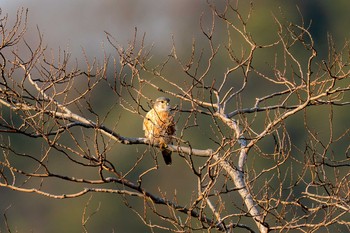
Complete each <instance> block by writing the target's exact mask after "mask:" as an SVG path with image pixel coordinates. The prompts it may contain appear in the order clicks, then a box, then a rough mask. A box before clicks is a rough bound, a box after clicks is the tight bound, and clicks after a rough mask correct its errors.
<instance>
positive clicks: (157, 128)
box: [143, 97, 176, 165]
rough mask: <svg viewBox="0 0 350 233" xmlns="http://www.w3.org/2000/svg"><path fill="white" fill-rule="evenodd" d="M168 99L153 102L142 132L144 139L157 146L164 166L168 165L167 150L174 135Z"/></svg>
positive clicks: (168, 152)
mask: <svg viewBox="0 0 350 233" xmlns="http://www.w3.org/2000/svg"><path fill="white" fill-rule="evenodd" d="M169 102H170V99H169V98H165V97H159V98H158V99H156V101H155V102H154V105H153V108H152V109H151V110H150V111H149V112H147V114H146V117H145V119H144V121H143V130H144V131H145V137H146V138H148V139H149V140H150V141H151V143H153V144H159V147H160V150H161V152H162V155H163V158H164V161H165V164H167V165H170V164H171V162H172V160H171V150H169V149H167V147H168V145H169V144H172V136H173V135H175V131H176V128H175V122H174V117H173V115H172V114H171V113H170V105H169Z"/></svg>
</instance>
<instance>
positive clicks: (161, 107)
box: [153, 97, 170, 112]
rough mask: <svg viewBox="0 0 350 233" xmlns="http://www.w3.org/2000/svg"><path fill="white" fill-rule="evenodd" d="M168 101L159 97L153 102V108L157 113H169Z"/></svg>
mask: <svg viewBox="0 0 350 233" xmlns="http://www.w3.org/2000/svg"><path fill="white" fill-rule="evenodd" d="M169 103H170V99H169V98H166V97H159V98H157V99H156V101H155V102H154V105H153V108H154V109H155V110H156V111H157V112H165V111H170V104H169Z"/></svg>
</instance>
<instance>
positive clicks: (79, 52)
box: [0, 0, 350, 233]
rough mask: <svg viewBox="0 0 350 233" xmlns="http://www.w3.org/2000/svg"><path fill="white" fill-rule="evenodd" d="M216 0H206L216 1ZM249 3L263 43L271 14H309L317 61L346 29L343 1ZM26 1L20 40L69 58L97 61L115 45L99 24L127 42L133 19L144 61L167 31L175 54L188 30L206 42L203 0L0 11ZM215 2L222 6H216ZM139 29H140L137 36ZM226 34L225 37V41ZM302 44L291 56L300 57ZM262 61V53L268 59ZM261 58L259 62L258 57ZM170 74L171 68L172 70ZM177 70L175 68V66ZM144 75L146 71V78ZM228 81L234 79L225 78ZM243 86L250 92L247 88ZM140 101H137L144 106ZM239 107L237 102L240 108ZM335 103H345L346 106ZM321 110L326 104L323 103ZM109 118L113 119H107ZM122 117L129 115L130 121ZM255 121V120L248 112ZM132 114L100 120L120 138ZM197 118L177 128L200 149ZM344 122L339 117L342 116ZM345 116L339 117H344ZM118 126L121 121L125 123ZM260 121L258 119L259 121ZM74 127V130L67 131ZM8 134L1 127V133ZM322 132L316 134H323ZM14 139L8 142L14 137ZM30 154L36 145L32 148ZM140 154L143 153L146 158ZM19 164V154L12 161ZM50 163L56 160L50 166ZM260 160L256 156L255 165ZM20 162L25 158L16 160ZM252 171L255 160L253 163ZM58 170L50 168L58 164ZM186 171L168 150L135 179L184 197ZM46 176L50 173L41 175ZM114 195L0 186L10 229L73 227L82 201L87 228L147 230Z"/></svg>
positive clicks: (103, 101)
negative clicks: (165, 160) (189, 127)
mask: <svg viewBox="0 0 350 233" xmlns="http://www.w3.org/2000/svg"><path fill="white" fill-rule="evenodd" d="M224 2H225V1H222V3H219V1H217V2H216V3H215V4H216V5H217V6H218V7H220V4H222V5H223V4H224ZM253 5H254V11H253V15H252V19H251V20H250V21H249V26H248V28H249V30H251V33H252V35H253V37H254V38H255V40H256V41H257V42H260V43H270V42H273V41H274V40H275V39H276V29H277V26H276V24H275V23H274V19H273V15H275V16H276V17H277V18H280V19H282V18H283V17H285V18H286V19H287V20H289V21H292V22H300V20H301V19H300V15H299V13H298V10H297V7H298V8H299V9H300V12H301V13H302V15H303V17H304V20H305V22H306V24H308V23H309V22H311V33H312V36H313V38H314V40H315V43H316V49H317V51H318V55H319V57H318V58H317V60H322V59H326V58H327V55H328V53H327V49H328V42H327V35H328V34H329V35H332V36H333V39H334V41H335V43H336V45H337V46H338V48H341V47H342V46H343V44H344V42H345V40H346V39H347V38H349V36H350V30H349V27H348V22H350V14H349V9H350V2H349V1H348V0H335V1H326V0H308V1H302V0H298V1H286V0H284V1H283V0H280V1H278V0H267V1H253ZM249 6H250V4H249V2H248V1H247V2H245V1H241V3H240V4H239V10H240V11H241V12H242V14H246V13H247V11H248V9H249ZM21 7H24V8H28V9H29V19H28V30H27V33H26V35H25V39H26V40H27V42H28V44H29V45H33V46H35V45H36V44H37V40H38V31H37V29H36V27H37V26H38V28H39V29H40V32H41V33H42V34H43V35H44V44H46V45H47V46H48V48H50V50H52V53H53V54H58V51H59V49H61V50H66V51H68V52H70V53H71V57H72V58H76V59H77V60H78V62H79V63H81V64H84V61H85V59H86V58H88V59H91V60H92V59H94V58H96V59H97V60H99V61H100V62H103V57H104V54H105V53H106V54H112V55H115V51H114V50H113V49H112V48H111V46H110V45H109V44H108V42H107V39H106V35H105V33H104V31H107V32H108V33H110V34H111V35H113V36H114V37H115V38H116V40H117V41H118V43H119V44H121V45H124V46H125V47H126V46H127V43H128V42H129V41H130V40H132V38H133V35H134V31H135V27H137V30H138V33H139V35H142V34H143V33H146V37H145V38H146V39H145V43H146V47H149V48H151V47H152V45H153V48H152V51H151V55H152V57H153V58H152V62H153V63H154V64H158V63H159V62H160V61H162V60H164V59H165V58H166V56H167V55H168V54H169V53H170V51H171V48H172V42H173V41H172V35H174V41H175V45H176V46H177V51H178V53H179V54H180V56H182V57H189V56H190V52H189V51H190V49H191V46H192V40H193V39H195V40H196V43H197V47H198V48H204V49H208V47H207V46H208V45H207V41H205V37H204V36H203V34H202V33H201V30H200V26H199V21H200V17H201V15H202V14H204V15H203V17H204V18H203V22H204V23H205V24H204V28H208V27H210V26H211V13H210V9H209V7H208V5H207V3H206V1H199V0H197V1H187V0H177V1H172V0H148V1H143V0H133V1H129V0H117V1H114V0H99V1H86V0H75V1H68V0H60V1H45V0H32V1H20V0H3V1H1V9H2V14H8V15H9V18H10V19H12V20H14V19H15V17H16V12H17V10H18V8H21ZM221 7H223V6H221ZM221 26H222V27H220V25H219V24H218V26H217V28H216V29H215V30H216V31H217V32H220V33H221V32H222V33H223V36H222V38H221V37H220V36H217V37H216V39H215V42H216V43H217V44H219V43H220V40H221V39H222V40H225V39H227V38H226V36H225V30H226V28H225V27H224V26H223V25H221ZM139 38H141V37H139ZM225 42H226V41H225ZM302 52H303V51H302V50H301V51H300V57H301V58H302V56H303V54H302ZM270 58H271V59H272V60H268V59H270ZM260 61H261V62H260ZM228 62H229V61H225V60H223V61H220V60H216V61H215V63H214V66H213V67H214V69H213V70H212V71H211V73H213V74H216V76H217V78H219V77H220V74H222V73H223V72H224V71H225V70H226V67H227V66H228ZM254 62H256V64H255V65H256V66H259V67H264V66H268V67H270V66H271V65H273V62H274V61H273V56H272V54H261V59H260V58H258V57H257V58H256V59H255V60H254ZM168 69H169V70H168V71H167V73H169V75H170V74H172V75H173V77H171V79H174V80H176V79H178V78H181V76H180V77H176V73H177V72H179V67H177V66H175V65H174V66H170V67H168ZM174 74H175V75H174ZM179 75H183V74H179ZM149 78H152V77H149ZM232 85H234V83H232ZM258 87H259V85H257V86H255V85H253V86H250V87H248V88H249V89H247V90H248V91H247V92H245V93H244V94H243V96H242V99H243V103H244V104H246V105H247V106H249V105H250V104H251V103H253V101H254V100H255V97H254V95H253V96H252V93H251V92H253V93H263V92H269V90H268V87H267V88H258ZM250 91H251V92H250ZM148 96H149V97H151V98H155V97H157V96H158V94H157V93H149V94H148ZM115 98H116V97H115V96H113V95H105V93H104V89H103V87H101V88H99V89H96V90H95V91H94V95H93V96H91V100H92V106H93V108H94V110H95V111H96V112H97V113H98V114H101V116H103V115H104V114H106V112H107V111H109V109H110V108H111V107H113V106H115V104H116V101H115ZM172 104H173V105H176V104H179V102H178V101H177V100H172ZM145 106H147V105H145ZM247 106H243V107H247ZM346 110H347V109H346V107H345V111H346ZM320 112H322V109H321V110H320V109H318V111H317V112H310V114H311V115H312V116H316V115H317V116H319V117H317V118H316V120H315V121H312V124H313V125H314V127H315V128H318V129H320V131H321V133H324V134H325V135H327V133H328V131H327V129H328V125H327V126H326V127H325V131H324V132H322V129H323V124H324V122H327V119H328V116H327V115H322V114H320ZM325 112H328V111H327V110H325ZM335 114H337V117H338V119H341V120H339V122H335V124H339V125H342V126H343V127H349V123H346V122H348V119H347V118H346V115H345V113H344V108H343V110H341V111H338V110H335ZM301 117H302V116H296V117H294V118H293V119H289V120H288V122H287V123H288V126H287V127H288V128H289V132H290V133H291V136H292V138H293V139H295V141H294V143H295V144H298V143H300V144H302V143H303V141H304V140H305V136H304V135H305V129H304V126H303V125H302V124H298V123H300V122H301V121H300V119H301ZM116 121H117V122H118V124H116V123H115V122H116ZM130 122H132V123H131V124H130ZM258 122H259V121H258ZM141 123H142V118H141V117H140V116H137V115H133V114H131V113H129V112H125V111H122V109H119V108H116V110H115V111H114V112H113V113H112V114H110V115H109V116H108V118H107V119H106V121H105V123H104V124H105V125H107V126H115V125H117V126H116V131H117V132H119V133H120V134H122V135H125V136H130V137H140V136H142V135H143V132H142V126H141ZM180 124H181V122H180ZM205 124H206V122H205V121H203V122H202V126H201V125H200V126H199V129H198V128H196V130H193V132H192V131H187V133H188V135H187V139H188V140H189V141H191V143H192V145H196V147H197V148H207V147H208V145H209V144H208V143H211V141H210V140H207V139H203V137H202V136H201V135H203V132H205V128H206V127H205ZM344 124H345V125H344ZM346 124H347V125H346ZM126 126H127V127H126ZM262 126H263V125H261V126H260V127H262ZM77 133H79V132H77ZM7 136H8V135H3V137H4V138H5V137H7ZM10 137H11V144H12V145H18V148H21V149H20V150H21V151H22V152H25V151H28V150H32V151H33V145H40V142H39V141H38V140H39V139H28V138H24V137H21V136H13V135H12V136H11V135H10ZM325 137H326V136H325ZM346 143H347V142H343V144H342V146H343V147H346V146H347V144H346ZM16 147H17V146H16ZM36 149H37V152H36V153H40V148H36ZM143 150H144V147H143V146H137V147H134V146H132V147H130V146H124V145H119V144H116V145H115V146H114V147H113V151H112V152H111V154H112V155H113V158H110V159H111V161H113V162H115V164H116V166H117V167H118V168H119V169H120V170H122V171H127V170H128V169H130V167H131V166H132V165H133V164H134V162H135V160H136V157H137V156H138V154H140V153H141V152H142V151H143ZM149 160H150V159H149ZM50 162H51V163H55V164H56V166H55V167H56V168H58V170H60V169H62V171H65V172H68V173H70V174H75V173H78V174H76V176H79V173H84V174H89V173H90V172H91V174H90V175H91V177H94V176H97V174H96V171H95V170H91V171H90V170H89V169H87V168H85V169H83V168H78V169H77V168H76V167H70V166H67V163H68V160H67V159H65V158H61V157H58V158H55V159H53V160H52V161H50ZM19 163H20V161H19ZM57 164H59V166H57ZM260 165H261V167H263V164H260ZM21 166H24V167H25V166H30V164H26V163H25V162H23V164H21ZM147 167H148V164H147V162H146V161H145V160H144V161H143V163H141V166H140V168H139V169H138V170H136V171H135V172H134V173H133V174H132V176H134V178H133V177H129V178H130V179H131V180H136V179H137V178H138V175H139V174H140V173H141V172H143V171H144V170H145V168H147ZM257 170H259V168H257ZM58 172H60V171H58ZM190 174H191V171H190V170H189V169H188V167H187V166H185V164H184V162H183V161H182V160H181V159H179V158H175V159H174V163H173V165H172V166H171V167H165V166H160V169H158V170H157V171H154V172H152V173H150V174H148V175H147V176H146V177H145V178H144V181H143V182H144V184H145V186H147V187H150V188H149V191H155V192H157V187H162V190H164V191H166V192H168V194H169V193H172V192H173V190H174V187H175V189H176V190H177V198H178V199H179V200H181V199H182V198H184V199H189V198H191V195H193V193H192V191H191V190H196V182H195V180H191V179H192V178H191V177H192V176H191V175H190ZM51 179H53V178H51ZM192 181H193V182H192ZM43 185H44V187H45V186H52V187H47V188H50V190H53V192H55V193H57V194H61V193H62V192H64V193H67V192H70V191H71V192H74V191H78V190H79V188H81V187H79V186H77V185H76V184H68V185H67V184H66V183H64V182H62V181H57V180H55V181H53V182H48V181H45V182H44V183H43ZM130 200H134V201H133V202H130V203H129V204H130V205H132V206H137V205H141V206H142V204H143V203H142V202H140V200H138V199H129V201H130ZM123 201H125V200H123V198H122V197H121V196H118V195H111V194H93V195H86V196H83V197H80V198H78V199H65V200H54V199H49V198H46V197H42V196H38V195H34V194H27V193H18V192H13V191H10V190H7V189H3V188H0V212H1V213H6V216H7V218H8V222H9V224H10V227H11V228H12V229H14V230H15V231H18V232H31V231H32V232H52V233H55V232H57V233H58V232H80V231H82V227H81V221H82V220H81V219H82V215H83V211H84V207H85V206H86V205H87V203H89V205H88V206H87V214H89V213H90V214H91V213H93V212H94V211H95V210H96V209H98V210H99V211H98V212H97V213H96V214H94V215H93V216H92V217H91V220H90V221H89V222H88V223H87V229H88V230H89V231H90V232H112V231H114V232H149V229H148V228H147V227H145V226H144V225H143V223H142V222H141V220H139V219H138V218H137V217H136V216H135V214H134V213H133V212H132V211H131V210H130V209H129V208H127V207H126V206H125V205H124V203H123ZM0 232H6V227H5V223H4V218H3V217H2V218H1V221H0Z"/></svg>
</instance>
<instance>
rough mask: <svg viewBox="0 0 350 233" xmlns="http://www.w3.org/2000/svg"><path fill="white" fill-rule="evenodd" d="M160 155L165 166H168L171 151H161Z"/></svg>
mask: <svg viewBox="0 0 350 233" xmlns="http://www.w3.org/2000/svg"><path fill="white" fill-rule="evenodd" d="M162 155H163V159H164V162H165V164H166V165H170V164H171V162H172V160H171V150H168V149H165V148H163V149H162Z"/></svg>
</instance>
